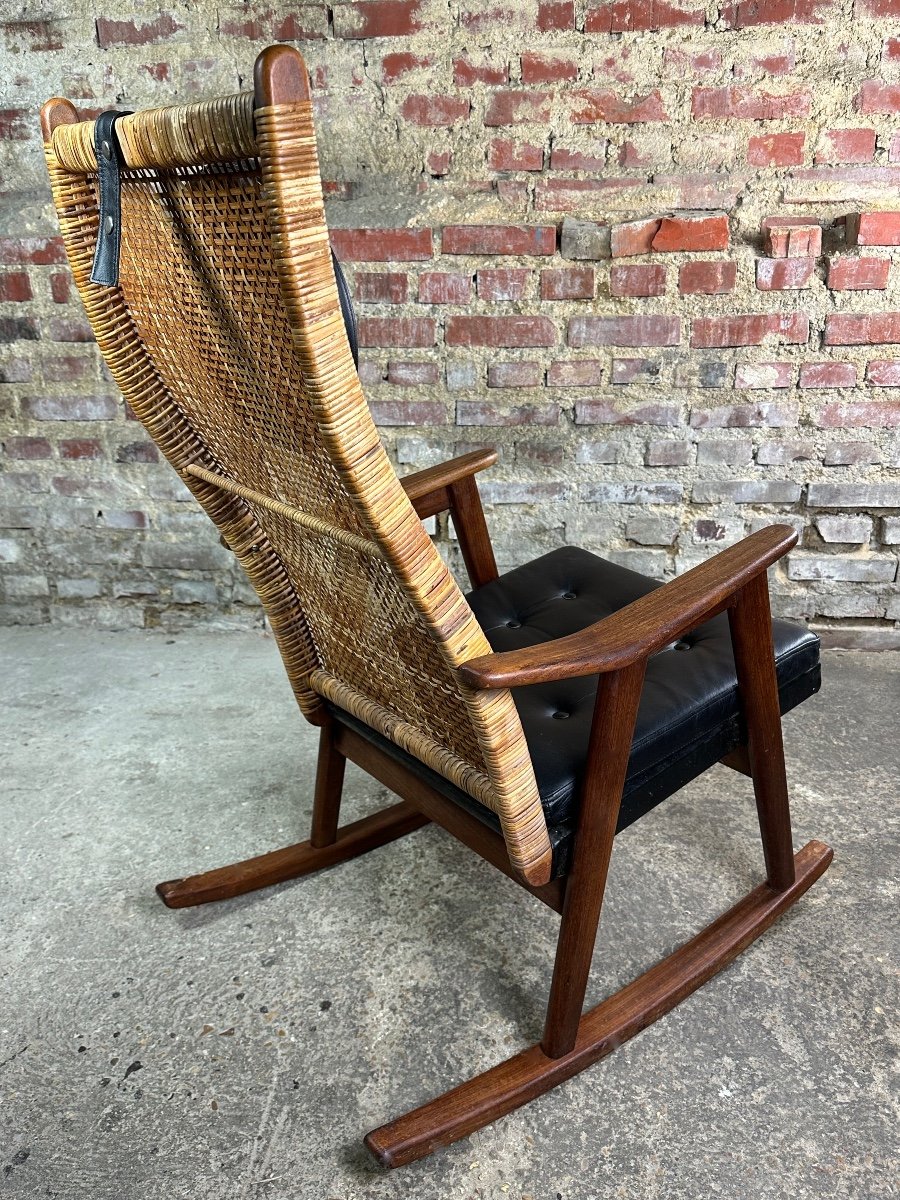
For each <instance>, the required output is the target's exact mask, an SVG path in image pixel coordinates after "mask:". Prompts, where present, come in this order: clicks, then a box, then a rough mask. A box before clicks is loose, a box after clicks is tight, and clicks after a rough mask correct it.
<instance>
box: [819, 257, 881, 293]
mask: <svg viewBox="0 0 900 1200" xmlns="http://www.w3.org/2000/svg"><path fill="white" fill-rule="evenodd" d="M890 269H891V264H890V260H889V259H887V258H851V257H849V256H848V257H846V258H832V259H829V261H828V286H829V287H830V288H831V290H832V291H834V292H845V291H864V290H877V291H883V290H884V289H885V288H886V287H887V283H888V274H889V272H890Z"/></svg>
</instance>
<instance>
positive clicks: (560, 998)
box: [157, 451, 832, 1167]
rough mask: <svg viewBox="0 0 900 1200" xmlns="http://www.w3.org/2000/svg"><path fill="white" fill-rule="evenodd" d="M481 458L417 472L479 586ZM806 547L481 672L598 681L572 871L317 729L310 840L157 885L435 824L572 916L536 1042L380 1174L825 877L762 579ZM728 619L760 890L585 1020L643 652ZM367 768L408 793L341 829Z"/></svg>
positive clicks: (547, 1068) (730, 946)
mask: <svg viewBox="0 0 900 1200" xmlns="http://www.w3.org/2000/svg"><path fill="white" fill-rule="evenodd" d="M496 457H497V456H496V454H495V453H494V452H493V451H480V452H474V453H472V454H468V455H465V456H463V457H462V458H459V459H455V460H453V461H452V462H449V463H444V464H442V465H441V466H438V467H432V468H429V469H428V470H426V471H421V472H418V473H417V474H415V475H410V476H407V477H406V479H404V481H403V484H404V487H405V489H406V492H407V494H408V496H409V497H410V499H411V500H412V502H413V504H414V505H415V508H416V511H417V512H418V513H419V515H420V516H421V517H423V518H424V517H427V516H432V515H434V514H436V513H440V512H449V514H450V516H451V519H452V520H453V522H454V526H455V528H456V531H457V535H458V537H459V542H460V548H461V550H462V554H463V558H464V560H465V563H466V566H467V569H468V571H469V575H470V577H471V579H472V582H473V584H475V585H476V586H478V585H480V584H483V583H487V582H489V581H490V580H491V579H495V578H496V577H497V567H496V564H495V561H494V553H493V549H492V547H491V542H490V537H489V535H488V531H487V526H486V524H485V520H484V513H483V511H482V507H481V501H480V499H479V495H478V488H477V485H476V483H475V480H474V474H475V472H477V471H479V470H482V469H484V468H485V467H488V466H490V465H491V464H492V463H493V462H495V461H496ZM794 540H795V535H794V533H793V531H792V530H791V529H789V528H787V527H784V526H775V527H773V528H772V529H767V530H763V531H761V532H760V533H758V534H754V535H753V536H752V537H750V538H747V539H746V540H745V541H744V542H743V543H740V544H739V545H738V546H735V547H733V548H731V549H730V550H726V551H724V552H723V553H722V554H720V555H718V556H717V557H716V558H715V559H713V560H711V561H710V562H708V563H704V564H702V565H701V566H700V567H698V568H695V569H694V570H693V571H690V572H688V573H687V574H685V575H683V576H681V577H680V579H678V580H675V581H674V582H673V583H670V584H667V585H666V586H664V587H662V588H659V589H658V590H657V591H655V592H652V593H651V594H650V595H648V596H646V597H645V598H644V599H643V600H640V601H637V602H636V603H635V604H632V605H630V606H629V607H628V608H626V609H622V610H620V611H619V612H618V613H616V614H614V615H613V616H612V617H609V618H607V619H606V620H604V621H602V622H599V623H598V624H597V625H594V626H590V627H589V628H588V629H586V630H582V631H581V632H579V633H577V634H573V635H571V637H569V638H561V639H558V640H557V641H556V642H553V643H549V644H544V645H542V646H538V647H535V648H533V649H528V650H525V651H516V652H511V653H509V654H493V655H490V656H488V657H486V658H484V659H480V660H473V661H472V662H470V663H467V664H466V666H465V667H464V668H463V672H462V673H463V674H464V676H465V677H466V679H467V682H469V683H470V685H471V686H476V687H477V686H480V687H508V686H520V685H524V684H528V683H534V682H537V681H539V680H548V679H559V678H564V677H566V676H575V675H585V674H592V673H595V672H597V673H599V678H600V684H599V687H598V689H597V700H596V703H595V707H594V717H593V726H592V731H591V742H590V750H589V755H588V762H589V763H590V764H591V769H590V770H589V771H588V775H587V778H586V779H585V782H584V785H583V790H582V800H581V809H580V816H579V822H578V829H577V833H576V839H575V852H574V861H573V864H572V868H571V870H570V872H569V874H568V875H566V876H564V877H562V878H560V879H556V880H553V881H552V882H551V883H548V884H544V885H541V886H537V887H535V886H532V885H531V884H528V883H527V882H525V881H524V880H523V879H522V878H521V876H519V875H518V874H517V873H516V872H515V871H514V870H513V869H512V868H511V866H510V863H509V857H508V854H507V851H506V847H505V845H504V842H503V839H502V837H500V835H499V834H497V833H494V832H493V831H492V830H491V829H489V828H488V827H487V826H486V825H484V824H482V822H480V821H479V820H477V819H476V818H475V817H473V816H471V815H470V814H469V813H468V812H466V811H464V810H463V809H461V808H459V807H457V806H456V805H455V804H454V803H453V802H452V801H450V800H447V799H446V798H445V797H444V796H442V795H441V794H440V793H438V792H437V791H435V790H434V789H433V788H431V787H430V786H429V785H428V784H427V783H426V782H424V781H423V780H422V779H421V778H420V777H419V776H418V775H416V774H414V773H413V772H411V771H410V770H408V769H407V768H406V767H404V766H403V765H402V764H401V763H399V762H397V761H396V760H395V759H394V758H392V757H390V756H388V755H387V754H385V753H384V752H383V751H382V750H380V749H378V748H377V747H376V746H374V745H372V744H371V743H370V742H368V741H367V740H366V739H365V738H363V737H361V736H360V735H359V734H358V733H356V732H355V731H354V730H352V729H350V728H348V727H347V726H346V725H343V724H341V723H340V722H339V721H336V720H332V719H329V720H327V721H326V722H325V723H324V724H323V725H322V727H321V731H320V741H319V759H318V769H317V775H316V789H315V797H314V802H313V817H312V832H311V835H310V839H309V841H306V842H301V843H299V844H298V845H296V846H290V847H287V848H286V849H284V850H276V851H274V852H272V853H270V854H263V855H260V856H259V857H257V858H253V859H249V860H248V861H246V862H243V863H237V864H235V865H234V866H229V867H223V868H221V869H219V870H214V871H208V872H206V873H204V874H202V875H195V876H192V877H190V878H188V879H180V880H174V881H172V882H169V883H162V884H160V885H159V887H158V889H157V891H158V892H159V895H160V896H161V897H162V899H163V901H164V903H166V904H167V905H169V907H171V908H182V907H187V906H190V905H195V904H204V903H207V902H209V901H212V900H224V899H227V898H228V897H230V896H237V895H240V894H242V893H243V892H247V891H251V890H253V889H255V888H260V887H266V886H268V885H270V884H273V883H279V882H282V881H283V880H286V879H293V878H296V877H297V876H300V875H306V874H309V873H311V872H313V871H317V870H321V869H322V868H324V867H330V866H334V865H335V864H336V863H339V862H343V861H344V860H346V859H349V858H355V857H356V856H357V855H359V854H363V853H365V852H366V851H367V850H372V849H374V848H375V847H377V846H382V845H384V844H385V843H386V842H389V841H392V840H394V839H395V838H398V837H402V836H403V835H404V834H406V833H410V832H411V831H412V830H414V829H418V828H419V827H421V826H422V825H425V824H427V823H428V822H429V821H434V822H436V823H437V824H439V825H441V826H443V828H444V829H446V830H448V831H449V832H450V833H451V834H453V835H454V837H456V838H458V839H459V840H460V841H462V842H463V843H464V844H465V845H467V846H468V847H470V848H471V849H472V850H474V851H475V852H476V853H477V854H479V855H481V857H482V858H484V859H486V860H487V861H488V862H489V863H491V864H492V865H493V866H495V867H497V868H498V869H499V870H501V871H503V873H504V874H506V875H507V876H509V878H511V879H514V880H515V881H516V882H517V883H519V884H520V886H522V887H524V888H525V889H526V890H527V891H529V892H531V894H532V895H534V896H537V897H538V899H540V900H542V901H543V902H544V903H545V904H546V905H548V906H549V907H550V908H552V909H554V911H556V912H558V913H560V914H561V916H562V921H561V924H560V932H559V940H558V944H557V951H556V960H555V964H554V969H553V977H552V982H551V985H550V996H549V1000H548V1003H547V1015H546V1022H545V1027H544V1036H543V1038H542V1040H541V1042H540V1044H539V1045H536V1046H532V1047H530V1048H529V1049H527V1050H524V1051H522V1052H521V1053H519V1054H517V1055H515V1056H514V1057H513V1058H510V1059H507V1060H506V1061H505V1062H503V1063H500V1064H499V1065H498V1066H496V1067H494V1068H492V1069H491V1070H489V1071H486V1072H484V1073H483V1074H481V1075H478V1076H475V1077H474V1078H473V1079H470V1080H468V1081H467V1082H465V1083H463V1084H461V1085H460V1086H459V1087H457V1088H454V1089H453V1090H452V1091H449V1092H446V1093H444V1094H443V1095H442V1096H438V1097H437V1098H436V1099H434V1100H432V1101H430V1103H428V1104H425V1105H422V1106H421V1107H419V1108H417V1109H414V1110H413V1111H411V1112H409V1113H406V1114H404V1115H403V1116H401V1117H398V1118H397V1119H396V1120H394V1121H391V1122H390V1123H389V1124H387V1125H383V1126H381V1127H380V1128H379V1129H375V1130H373V1131H372V1132H371V1133H369V1134H368V1136H367V1137H366V1145H367V1146H368V1148H369V1150H370V1151H371V1152H372V1153H373V1154H374V1156H375V1157H376V1158H377V1159H378V1161H379V1162H380V1163H382V1164H383V1165H384V1166H388V1167H398V1166H403V1165H405V1164H406V1163H410V1162H414V1161H415V1160H416V1159H419V1158H423V1157H424V1156H425V1155H427V1154H430V1153H431V1152H432V1151H434V1150H436V1149H437V1148H439V1147H441V1146H447V1145H449V1144H450V1143H451V1142H454V1141H456V1140H457V1139H459V1138H462V1137H466V1136H467V1135H468V1134H471V1133H473V1132H474V1131H475V1130H477V1129H481V1128H482V1127H483V1126H485V1125H487V1124H489V1123H490V1122H491V1121H495V1120H497V1119H498V1118H499V1117H502V1116H505V1115H506V1114H507V1113H509V1112H512V1111H513V1109H515V1108H518V1107H519V1106H520V1105H522V1104H526V1103H528V1101H529V1100H532V1099H534V1098H535V1097H536V1096H539V1095H541V1094H542V1093H544V1092H546V1091H549V1090H550V1088H553V1087H555V1086H556V1085H557V1084H559V1083H562V1082H563V1081H564V1080H566V1079H570V1078H571V1077H572V1076H573V1075H576V1074H577V1073H578V1072H579V1071H583V1070H584V1069H585V1068H586V1067H588V1066H590V1065H591V1064H592V1063H594V1062H597V1061H598V1060H599V1059H600V1058H603V1057H604V1056H605V1055H607V1054H609V1053H610V1052H611V1051H612V1050H614V1049H615V1048H616V1046H619V1045H621V1044H622V1042H624V1041H627V1040H628V1039H629V1038H630V1037H633V1036H634V1035H635V1034H636V1033H639V1032H640V1031H641V1030H642V1029H645V1028H646V1027H647V1026H648V1025H650V1024H652V1023H653V1022H654V1021H655V1020H657V1019H658V1018H659V1017H661V1016H663V1015H664V1014H665V1013H667V1012H669V1011H670V1009H672V1008H673V1007H674V1006H675V1005H676V1004H678V1003H679V1002H680V1001H681V1000H683V999H684V998H685V997H686V996H689V995H690V994H691V992H693V991H695V990H696V989H697V988H698V987H700V986H701V985H702V984H703V983H705V982H706V981H707V980H708V979H710V978H712V976H713V975H715V974H716V972H718V971H720V970H721V969H722V968H723V967H725V966H726V965H727V964H728V963H729V962H731V960H732V959H733V958H735V957H736V956H737V955H738V954H739V953H740V952H741V951H742V950H744V949H745V948H746V947H747V946H748V945H750V943H751V942H752V941H754V940H755V939H756V938H757V937H758V936H759V935H760V934H761V933H762V932H763V931H764V930H765V929H767V928H768V926H769V925H771V924H772V922H773V921H774V920H775V919H776V917H778V916H780V914H781V913H783V912H784V911H785V909H787V908H788V907H790V905H791V904H793V903H794V902H795V901H796V900H797V899H799V897H800V896H802V895H803V893H804V892H805V891H806V890H807V889H808V888H809V887H810V886H811V885H812V884H813V883H814V882H815V881H816V880H817V879H818V878H819V876H820V875H821V874H822V873H823V872H824V871H825V870H826V868H827V867H828V865H829V863H830V862H831V858H832V852H831V850H830V849H829V848H828V847H827V846H825V845H824V844H823V843H821V842H817V841H812V842H809V843H808V844H807V845H806V846H805V847H804V848H803V849H802V850H800V851H799V853H797V854H794V852H793V847H792V841H791V825H790V812H789V808H788V793H787V780H786V776H785V768H784V750H783V745H782V738H781V715H780V711H779V706H778V687H777V682H776V678H775V665H774V663H775V660H774V649H773V645H772V625H771V614H770V610H769V596H768V586H767V581H766V569H767V568H768V567H769V566H770V565H771V564H772V563H773V562H774V561H775V560H776V559H777V558H779V557H780V556H781V555H782V554H784V553H785V552H786V551H787V550H788V549H789V548H790V546H791V545H792V544H793V542H794ZM724 609H727V611H728V615H729V621H730V626H731V632H732V638H733V642H734V650H735V662H736V665H737V674H738V684H739V688H740V692H741V696H742V704H743V711H744V717H745V721H746V727H747V735H748V736H747V744H746V746H743V747H740V748H739V749H738V750H737V751H735V752H734V753H733V754H730V755H729V756H728V757H727V758H726V759H723V762H725V763H726V765H728V766H730V767H732V768H733V769H734V770H737V771H740V772H742V773H744V774H747V775H750V776H751V777H752V779H753V786H754V792H755V796H756V805H757V812H758V816H759V824H760V832H761V835H762V843H763V852H764V857H765V864H766V872H767V878H766V882H765V883H763V884H761V885H760V886H759V887H757V888H756V889H755V890H754V891H752V892H750V893H749V894H748V895H747V896H745V897H744V899H743V900H741V901H740V902H739V903H738V904H736V905H735V906H734V907H733V908H731V909H729V910H728V912H726V913H724V914H723V915H722V916H720V917H719V918H718V919H717V920H715V921H714V922H713V923H712V924H711V925H708V926H707V927H706V928H705V929H704V930H703V931H702V932H701V933H700V934H698V935H697V936H696V937H695V938H693V939H692V940H691V941H689V942H687V943H686V944H685V945H683V946H681V947H679V948H678V949H677V950H675V951H674V952H673V953H672V954H670V955H668V957H666V958H664V959H662V960H661V961H660V962H658V963H657V964H656V965H655V966H653V967H651V968H650V970H649V971H646V972H645V973H644V974H643V975H641V976H639V977H638V978H637V979H635V980H633V981H632V982H631V983H629V984H628V985H627V986H625V987H624V988H622V989H621V990H620V991H619V992H617V993H616V994H615V995H613V996H610V997H609V998H608V999H607V1000H604V1001H603V1002H602V1003H601V1004H599V1005H597V1006H596V1007H595V1008H593V1009H591V1010H589V1011H588V1012H583V1006H584V996H585V991H586V988H587V980H588V972H589V970H590V965H591V957H592V954H593V949H594V941H595V938H596V933H597V927H598V924H599V920H600V909H601V905H602V902H603V894H604V891H605V888H606V878H607V872H608V867H609V859H610V854H611V852H612V844H613V838H614V836H615V831H616V823H617V820H618V814H619V805H620V801H621V796H622V788H623V784H624V781H625V773H626V769H627V766H628V755H629V751H630V747H631V739H632V733H633V729H634V723H635V718H636V715H637V707H638V702H639V700H640V694H641V685H642V683H643V677H644V669H645V665H646V662H647V659H648V658H649V656H650V655H651V654H653V653H655V652H656V650H658V649H659V648H660V647H661V646H664V645H666V644H668V643H669V642H670V641H673V640H674V639H676V638H677V637H679V636H680V635H681V634H683V633H686V632H688V631H689V630H690V629H693V628H694V627H695V626H696V625H698V624H699V623H701V622H702V621H704V620H706V619H708V618H709V617H711V616H713V615H715V614H716V613H718V612H721V611H723V610H724ZM348 759H349V760H350V761H351V762H354V763H356V764H357V765H358V766H360V767H362V768H363V770H365V771H367V772H368V773H369V774H370V775H372V776H373V777H374V778H375V779H377V780H378V781H379V782H380V783H382V784H383V785H384V786H386V787H388V788H389V789H390V790H391V791H393V792H395V793H396V794H397V795H398V796H400V797H402V799H401V802H400V803H399V804H395V805H393V806H392V807H390V808H387V809H384V810H383V811H381V812H379V813H376V814H374V815H373V816H370V817H365V818H363V819H362V820H360V821H354V822H353V823H352V824H350V825H347V826H344V827H343V828H339V826H338V818H339V813H340V802H341V789H342V785H343V778H344V765H345V763H346V761H347V760H348Z"/></svg>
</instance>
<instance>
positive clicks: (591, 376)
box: [547, 358, 603, 387]
mask: <svg viewBox="0 0 900 1200" xmlns="http://www.w3.org/2000/svg"><path fill="white" fill-rule="evenodd" d="M602 380H603V363H602V362H598V361H597V360H596V359H593V358H581V359H575V360H574V361H572V362H554V363H551V364H550V369H549V370H548V371H547V386H548V387H598V386H599V384H600V383H601V381H602Z"/></svg>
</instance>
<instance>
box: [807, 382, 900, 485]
mask: <svg viewBox="0 0 900 1200" xmlns="http://www.w3.org/2000/svg"><path fill="white" fill-rule="evenodd" d="M816 424H817V425H818V426H819V428H820V429H854V428H855V429H896V428H897V426H898V425H900V404H897V403H895V402H893V401H890V400H860V401H857V402H856V403H854V404H826V405H825V407H824V408H823V409H822V411H821V412H820V413H819V416H818V419H817V421H816ZM854 507H855V506H854Z"/></svg>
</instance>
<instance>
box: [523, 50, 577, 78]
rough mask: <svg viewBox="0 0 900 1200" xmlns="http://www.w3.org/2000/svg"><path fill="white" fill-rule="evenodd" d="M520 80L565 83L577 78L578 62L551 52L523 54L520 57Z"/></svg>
mask: <svg viewBox="0 0 900 1200" xmlns="http://www.w3.org/2000/svg"><path fill="white" fill-rule="evenodd" d="M521 67H522V82H523V83H525V84H528V85H529V86H530V85H531V84H534V83H565V82H566V81H570V80H572V79H577V78H578V63H577V62H575V61H574V60H573V59H571V58H558V57H556V56H555V55H552V54H534V53H528V54H523V55H522V59H521Z"/></svg>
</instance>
